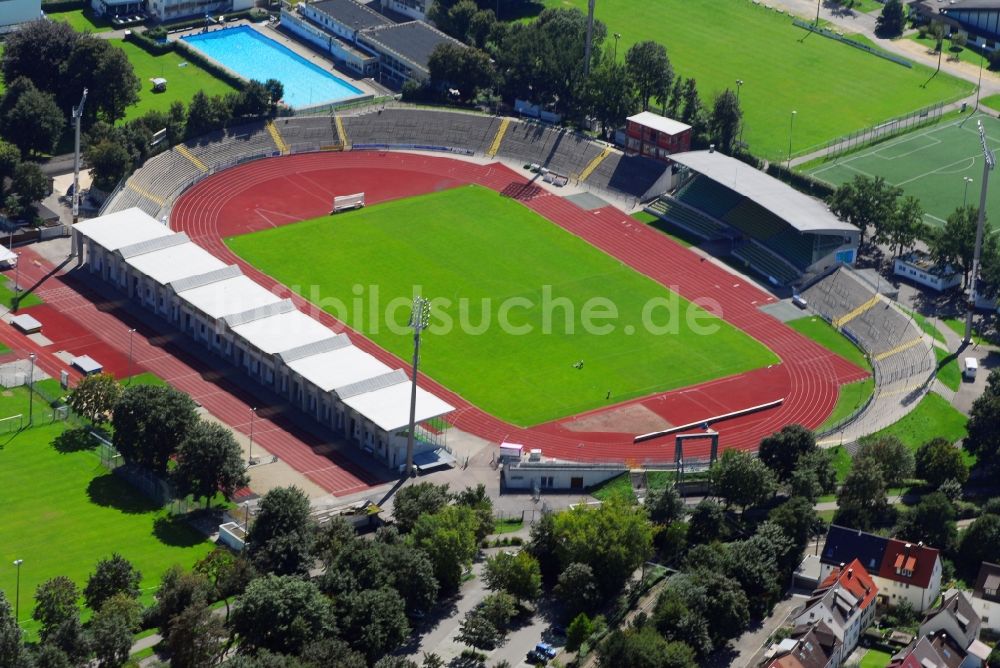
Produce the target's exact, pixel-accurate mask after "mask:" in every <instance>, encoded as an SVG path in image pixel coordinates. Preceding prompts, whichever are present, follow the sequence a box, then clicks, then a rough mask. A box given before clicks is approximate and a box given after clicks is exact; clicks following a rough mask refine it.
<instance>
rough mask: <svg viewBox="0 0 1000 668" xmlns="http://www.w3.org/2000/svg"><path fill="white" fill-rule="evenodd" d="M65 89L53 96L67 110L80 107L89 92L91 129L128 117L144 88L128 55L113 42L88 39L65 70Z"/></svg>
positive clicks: (88, 122)
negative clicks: (96, 124) (82, 95)
mask: <svg viewBox="0 0 1000 668" xmlns="http://www.w3.org/2000/svg"><path fill="white" fill-rule="evenodd" d="M60 71H61V73H62V79H63V85H62V86H60V87H59V88H58V89H56V90H54V91H53V92H54V93H56V95H57V96H58V97H59V100H60V102H61V104H62V105H63V107H65V108H68V107H69V106H70V105H74V104H77V102H78V101H79V99H80V93H81V92H82V91H83V89H84V88H86V89H87V90H88V91H89V97H88V103H87V105H86V106H85V107H84V108H83V123H84V125H85V126H86V127H90V125H92V124H93V122H94V120H96V119H97V118H98V117H101V118H103V119H104V120H105V121H107V122H108V123H110V124H114V123H115V122H117V121H119V120H121V119H122V118H124V117H125V109H127V108H128V107H130V106H131V105H133V104H135V103H136V102H138V101H139V91H140V90H141V84H140V83H139V77H137V76H136V75H135V70H134V69H133V67H132V63H131V62H130V61H129V59H128V56H127V55H126V54H125V52H124V51H123V50H122V49H120V48H118V46H116V45H115V44H114V43H112V42H111V41H109V40H106V39H101V38H99V37H94V36H91V35H84V36H83V37H81V38H80V39H78V40H77V41H76V43H75V44H74V45H73V50H72V51H71V52H70V54H69V57H68V58H67V59H66V61H65V62H64V63H62V67H61V70H60Z"/></svg>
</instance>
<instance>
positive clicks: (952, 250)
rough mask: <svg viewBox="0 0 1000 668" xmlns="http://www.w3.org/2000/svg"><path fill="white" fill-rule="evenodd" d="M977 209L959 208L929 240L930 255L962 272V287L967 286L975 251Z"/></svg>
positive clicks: (971, 207) (972, 207)
mask: <svg viewBox="0 0 1000 668" xmlns="http://www.w3.org/2000/svg"><path fill="white" fill-rule="evenodd" d="M978 221H979V209H978V208H977V207H974V206H961V207H958V208H957V209H955V210H954V211H953V212H952V213H951V215H949V216H948V220H946V221H945V224H944V227H942V228H941V229H939V230H938V231H937V233H936V234H935V235H934V236H933V238H932V239H931V240H930V248H931V254H932V255H933V257H934V259H935V260H936V261H937V262H940V263H941V264H952V265H954V266H955V267H957V268H959V269H961V270H962V276H963V278H962V287H965V286H967V285H968V284H969V272H970V271H972V260H973V256H974V255H975V250H976V227H977V226H978Z"/></svg>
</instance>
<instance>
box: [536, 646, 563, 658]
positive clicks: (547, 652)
mask: <svg viewBox="0 0 1000 668" xmlns="http://www.w3.org/2000/svg"><path fill="white" fill-rule="evenodd" d="M535 651H536V652H538V653H539V654H541V655H542V656H544V657H545V658H546V659H554V658H556V654H558V653H559V652H557V651H556V648H555V647H553V646H552V645H550V644H548V643H547V642H540V643H538V644H537V645H535Z"/></svg>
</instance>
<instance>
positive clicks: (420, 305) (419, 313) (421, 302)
mask: <svg viewBox="0 0 1000 668" xmlns="http://www.w3.org/2000/svg"><path fill="white" fill-rule="evenodd" d="M591 3H593V0H591ZM430 317H431V303H430V300H428V299H427V298H425V297H419V296H418V297H414V298H413V311H412V312H411V313H410V327H411V328H412V329H413V378H412V380H411V385H410V429H409V431H407V433H406V474H405V475H406V477H407V478H409V477H410V476H412V475H413V439H414V431H415V430H416V428H417V424H416V422H417V366H418V364H419V362H420V332H422V331H423V330H425V329H426V328H427V323H428V322H429V321H430Z"/></svg>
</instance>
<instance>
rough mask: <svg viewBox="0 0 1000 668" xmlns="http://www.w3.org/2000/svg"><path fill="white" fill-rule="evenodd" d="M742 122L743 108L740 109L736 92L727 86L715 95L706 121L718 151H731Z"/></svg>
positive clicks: (729, 152) (730, 152)
mask: <svg viewBox="0 0 1000 668" xmlns="http://www.w3.org/2000/svg"><path fill="white" fill-rule="evenodd" d="M742 123H743V110H742V109H740V103H739V100H738V99H736V94H735V93H734V92H733V91H731V90H729V89H728V88H727V89H726V90H724V91H722V92H721V93H720V94H719V95H718V96H716V98H715V102H714V103H713V105H712V116H711V118H710V119H709V121H708V127H709V132H711V135H712V139H714V140H715V142H716V146H717V148H718V149H719V150H720V151H722V152H723V153H728V154H732V153H733V149H734V148H735V146H736V138H737V137H738V136H739V134H740V125H741V124H742Z"/></svg>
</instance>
